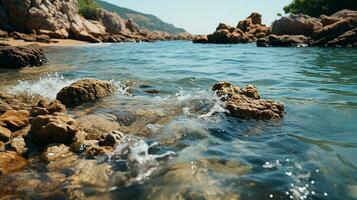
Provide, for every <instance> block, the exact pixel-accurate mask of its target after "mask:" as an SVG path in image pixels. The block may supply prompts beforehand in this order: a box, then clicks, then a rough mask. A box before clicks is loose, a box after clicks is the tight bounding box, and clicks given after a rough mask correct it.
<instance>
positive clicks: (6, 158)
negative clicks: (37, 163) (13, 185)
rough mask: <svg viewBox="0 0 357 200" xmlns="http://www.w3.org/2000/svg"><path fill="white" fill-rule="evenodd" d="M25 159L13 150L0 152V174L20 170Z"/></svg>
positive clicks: (25, 163) (24, 163) (24, 164)
mask: <svg viewBox="0 0 357 200" xmlns="http://www.w3.org/2000/svg"><path fill="white" fill-rule="evenodd" d="M26 165H27V161H26V160H25V159H24V158H22V157H21V156H19V155H18V154H17V153H16V152H14V151H6V152H0V175H2V174H8V173H10V172H13V171H17V170H20V169H22V168H24V167H25V166H26Z"/></svg>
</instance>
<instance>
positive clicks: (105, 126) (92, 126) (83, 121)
mask: <svg viewBox="0 0 357 200" xmlns="http://www.w3.org/2000/svg"><path fill="white" fill-rule="evenodd" d="M76 120H77V122H78V126H79V128H80V129H81V130H83V131H85V132H86V133H87V135H86V139H87V140H100V139H103V138H105V136H106V135H107V134H108V133H110V132H112V131H116V130H118V129H119V128H120V125H119V123H118V122H116V121H114V120H111V119H108V118H105V117H103V116H98V115H85V116H82V117H79V118H77V119H76Z"/></svg>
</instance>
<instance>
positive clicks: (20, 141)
mask: <svg viewBox="0 0 357 200" xmlns="http://www.w3.org/2000/svg"><path fill="white" fill-rule="evenodd" d="M6 149H8V150H10V151H15V152H16V153H18V154H19V155H25V154H26V152H27V150H28V148H27V147H26V143H25V140H24V138H23V137H15V138H13V139H12V140H11V142H10V144H8V145H7V147H6Z"/></svg>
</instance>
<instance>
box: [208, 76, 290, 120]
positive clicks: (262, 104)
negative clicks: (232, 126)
mask: <svg viewBox="0 0 357 200" xmlns="http://www.w3.org/2000/svg"><path fill="white" fill-rule="evenodd" d="M213 91H216V93H217V95H218V96H220V97H221V99H222V100H223V101H225V102H226V107H227V109H228V110H229V112H230V114H231V115H233V116H235V117H239V118H242V119H279V118H282V117H283V116H284V106H283V105H282V104H280V103H278V102H275V101H273V100H262V99H260V96H259V94H258V90H257V89H256V88H255V87H254V86H252V85H248V86H247V87H246V88H244V89H241V88H240V87H239V86H234V85H232V84H231V83H228V82H220V83H217V84H215V85H214V86H213Z"/></svg>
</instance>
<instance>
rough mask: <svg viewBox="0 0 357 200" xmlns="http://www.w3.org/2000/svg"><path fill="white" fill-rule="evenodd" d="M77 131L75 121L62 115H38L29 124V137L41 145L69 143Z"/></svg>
mask: <svg viewBox="0 0 357 200" xmlns="http://www.w3.org/2000/svg"><path fill="white" fill-rule="evenodd" d="M77 131H78V129H77V126H76V122H75V120H74V119H72V118H71V117H70V116H68V115H65V114H63V113H55V114H53V115H40V116H37V117H35V118H34V119H33V120H32V123H31V135H32V137H33V139H34V140H35V141H36V142H38V143H40V144H41V145H46V144H52V143H61V144H63V143H70V142H72V141H73V138H74V136H75V135H76V133H77Z"/></svg>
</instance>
